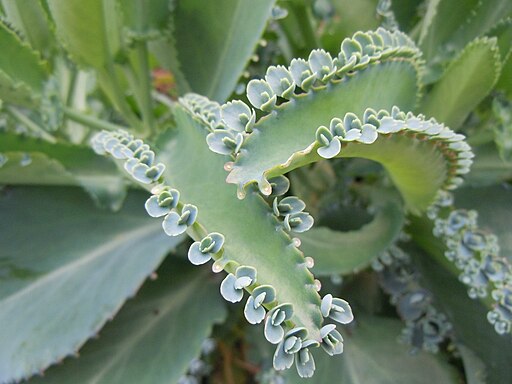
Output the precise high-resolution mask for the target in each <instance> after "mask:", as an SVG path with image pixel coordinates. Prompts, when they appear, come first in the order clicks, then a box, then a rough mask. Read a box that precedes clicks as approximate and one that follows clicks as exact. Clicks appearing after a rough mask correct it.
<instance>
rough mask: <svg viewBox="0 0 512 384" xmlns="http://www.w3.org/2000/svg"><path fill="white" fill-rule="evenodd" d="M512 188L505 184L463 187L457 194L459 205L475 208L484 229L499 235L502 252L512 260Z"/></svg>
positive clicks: (456, 200)
mask: <svg viewBox="0 0 512 384" xmlns="http://www.w3.org/2000/svg"><path fill="white" fill-rule="evenodd" d="M511 202H512V190H511V189H510V188H508V187H506V186H504V185H495V186H490V187H484V188H461V189H459V190H458V191H457V192H456V194H455V203H456V205H457V206H458V207H461V208H466V209H475V210H476V211H477V212H478V223H479V226H480V227H481V228H483V229H487V230H489V231H490V232H492V233H494V234H495V235H496V236H498V244H499V245H500V254H501V255H503V256H505V257H507V258H508V259H509V260H510V261H511V262H512V231H511V230H510V228H511V226H510V218H511V215H512V204H511Z"/></svg>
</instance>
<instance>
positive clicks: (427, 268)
mask: <svg viewBox="0 0 512 384" xmlns="http://www.w3.org/2000/svg"><path fill="white" fill-rule="evenodd" d="M418 229H419V228H418V226H417V225H414V231H415V240H416V241H418V240H419V239H420V237H419V236H421V238H422V240H421V243H422V244H424V245H425V248H428V249H429V254H436V256H435V258H434V257H428V255H427V254H425V253H422V252H420V251H415V252H410V254H411V256H413V261H414V262H415V264H416V265H417V266H418V268H419V270H420V272H421V274H422V277H423V279H422V281H423V282H424V284H425V286H426V288H428V289H429V290H430V291H431V292H432V293H433V294H434V297H435V300H436V305H438V306H439V308H440V309H441V310H442V311H443V312H444V313H446V314H447V316H448V318H449V320H450V322H451V323H452V325H453V330H454V332H455V335H456V337H457V338H459V339H460V340H463V341H464V344H465V346H467V347H468V348H470V349H471V350H472V351H473V353H474V354H475V355H476V357H477V358H479V359H480V360H481V361H483V363H484V364H485V368H486V369H485V375H486V379H487V381H488V382H490V383H500V382H503V381H507V380H508V378H509V377H511V375H512V366H511V365H510V361H511V360H512V348H510V339H509V338H507V337H504V336H501V335H498V334H497V333H496V332H495V330H494V328H493V326H492V325H491V324H489V322H488V320H487V312H488V310H489V309H488V308H486V306H485V305H484V304H483V303H482V302H480V301H477V300H472V299H470V298H469V297H468V294H467V287H466V286H464V285H463V284H462V283H461V282H460V281H459V280H458V278H457V276H456V275H454V274H453V273H452V272H450V271H448V270H447V269H446V266H445V262H444V259H445V256H444V255H443V251H444V249H443V247H442V245H440V244H439V243H437V242H436V239H435V238H433V237H432V236H431V235H430V234H428V236H425V237H424V235H423V234H422V233H421V231H419V230H418ZM430 229H431V228H430ZM427 242H428V245H426V244H427ZM440 260H442V262H440Z"/></svg>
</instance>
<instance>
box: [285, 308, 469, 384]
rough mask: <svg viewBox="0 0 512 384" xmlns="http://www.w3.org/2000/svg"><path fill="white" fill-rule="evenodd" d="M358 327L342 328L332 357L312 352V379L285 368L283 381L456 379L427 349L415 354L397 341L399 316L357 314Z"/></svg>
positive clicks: (426, 383) (416, 382)
mask: <svg viewBox="0 0 512 384" xmlns="http://www.w3.org/2000/svg"><path fill="white" fill-rule="evenodd" d="M357 319H358V324H357V327H356V328H355V329H353V330H350V332H349V331H347V332H345V333H344V335H343V337H344V351H343V354H342V355H337V356H333V357H329V356H326V355H325V354H317V355H315V363H316V367H317V371H316V374H315V376H314V377H313V378H312V379H308V380H306V379H300V378H298V377H297V375H296V374H295V372H293V371H290V372H289V373H288V372H287V375H288V376H287V379H288V380H287V382H286V384H295V383H311V384H320V383H322V384H323V383H343V384H362V383H364V384H432V383H443V384H448V383H453V384H456V383H459V382H460V378H459V377H458V375H457V372H456V370H455V369H454V367H451V366H450V365H448V364H447V363H445V362H443V361H442V360H441V358H440V357H438V356H436V355H432V354H428V353H426V352H420V353H418V354H416V355H411V354H410V353H409V350H408V347H407V346H405V345H402V344H399V343H398V341H397V337H398V335H399V334H400V329H401V328H402V327H403V325H402V324H401V323H400V321H398V320H392V319H386V318H382V317H368V316H358V317H357Z"/></svg>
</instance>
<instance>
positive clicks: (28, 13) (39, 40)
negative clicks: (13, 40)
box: [2, 0, 54, 52]
mask: <svg viewBox="0 0 512 384" xmlns="http://www.w3.org/2000/svg"><path fill="white" fill-rule="evenodd" d="M2 6H3V8H4V11H5V14H6V16H7V19H8V20H9V22H11V23H12V24H13V25H14V27H15V28H16V29H17V30H19V31H20V32H21V34H22V35H23V36H24V37H25V38H26V39H27V41H28V42H29V43H30V45H31V46H32V48H34V49H37V50H38V51H40V52H43V51H47V50H48V49H49V48H52V47H53V43H54V41H53V36H52V32H51V31H50V23H49V22H48V18H47V15H46V11H45V10H44V7H43V5H42V1H40V0H35V1H34V0H2Z"/></svg>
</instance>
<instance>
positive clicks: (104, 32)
mask: <svg viewBox="0 0 512 384" xmlns="http://www.w3.org/2000/svg"><path fill="white" fill-rule="evenodd" d="M47 3H48V7H49V9H50V12H51V16H52V18H53V20H54V22H55V27H56V32H57V36H58V37H59V38H60V40H61V41H62V42H63V44H64V47H65V48H66V49H67V50H68V52H69V53H70V54H71V55H72V56H73V58H74V59H75V60H76V61H78V62H79V63H80V64H82V65H87V66H93V67H97V68H101V67H103V66H104V65H105V64H106V63H107V62H108V61H109V60H111V57H112V56H114V55H115V53H116V52H117V51H118V49H119V44H120V39H119V30H118V25H117V24H118V17H116V15H117V14H118V12H116V2H115V1H109V0H87V1H85V2H84V1H82V0H47Z"/></svg>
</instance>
